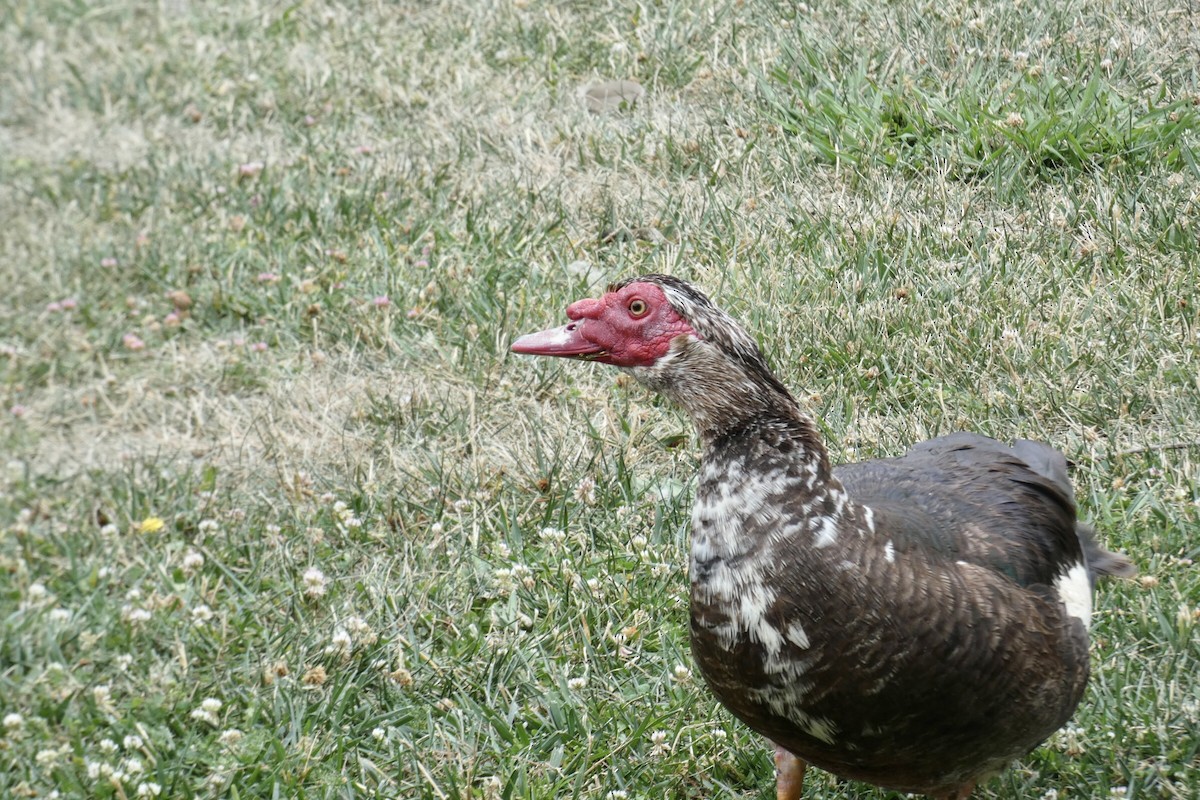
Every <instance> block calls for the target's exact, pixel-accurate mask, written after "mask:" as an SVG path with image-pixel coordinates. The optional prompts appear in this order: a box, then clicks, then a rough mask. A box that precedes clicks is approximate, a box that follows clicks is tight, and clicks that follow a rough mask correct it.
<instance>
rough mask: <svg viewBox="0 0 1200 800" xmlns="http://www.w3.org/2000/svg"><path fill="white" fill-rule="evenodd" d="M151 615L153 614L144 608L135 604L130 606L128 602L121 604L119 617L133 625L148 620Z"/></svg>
mask: <svg viewBox="0 0 1200 800" xmlns="http://www.w3.org/2000/svg"><path fill="white" fill-rule="evenodd" d="M153 616H154V615H153V614H151V613H150V612H149V610H147V609H145V608H137V607H136V606H131V605H129V604H125V605H123V606H121V617H122V618H123V619H124V620H125V621H126V622H129V623H131V624H133V625H140V624H142V623H143V622H149V621H150V619H151V618H152V617H153Z"/></svg>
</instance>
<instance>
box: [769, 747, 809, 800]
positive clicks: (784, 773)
mask: <svg viewBox="0 0 1200 800" xmlns="http://www.w3.org/2000/svg"><path fill="white" fill-rule="evenodd" d="M807 767H808V764H806V763H805V762H804V761H802V760H801V759H799V758H797V757H796V756H794V755H792V754H791V753H790V752H788V751H787V750H784V749H783V748H782V747H779V746H778V745H776V746H775V798H776V800H800V792H801V790H803V789H804V770H805V769H806V768H807Z"/></svg>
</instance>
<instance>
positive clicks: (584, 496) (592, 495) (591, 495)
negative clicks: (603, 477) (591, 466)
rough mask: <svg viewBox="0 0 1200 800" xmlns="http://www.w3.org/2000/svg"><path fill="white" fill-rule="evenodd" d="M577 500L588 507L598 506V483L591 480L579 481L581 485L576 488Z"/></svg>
mask: <svg viewBox="0 0 1200 800" xmlns="http://www.w3.org/2000/svg"><path fill="white" fill-rule="evenodd" d="M575 499H576V500H578V501H579V502H581V503H583V504H584V505H586V506H590V505H595V504H596V482H595V481H594V480H592V479H591V478H584V479H582V480H581V481H579V485H578V486H576V487H575Z"/></svg>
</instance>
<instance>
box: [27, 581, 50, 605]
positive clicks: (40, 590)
mask: <svg viewBox="0 0 1200 800" xmlns="http://www.w3.org/2000/svg"><path fill="white" fill-rule="evenodd" d="M49 596H50V592H49V590H47V589H46V584H44V583H42V582H41V581H34V582H33V583H31V584H29V588H28V589H26V590H25V597H26V599H27V600H28V601H29V602H30V603H37V602H40V601H42V600H45V599H46V598H47V597H49Z"/></svg>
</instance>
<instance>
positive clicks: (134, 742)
mask: <svg viewBox="0 0 1200 800" xmlns="http://www.w3.org/2000/svg"><path fill="white" fill-rule="evenodd" d="M121 743H122V744H123V745H125V749H126V750H141V749H142V745H143V744H145V743H144V742H143V741H142V737H140V736H138V735H137V734H136V733H131V734H129V735H128V736H126V737H125V738H124V740H122V742H121Z"/></svg>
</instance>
